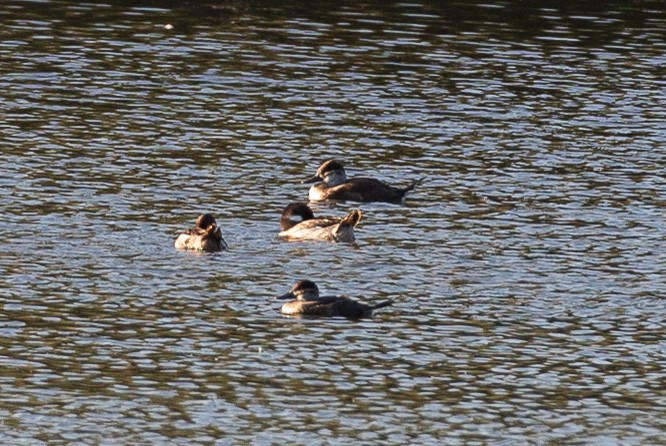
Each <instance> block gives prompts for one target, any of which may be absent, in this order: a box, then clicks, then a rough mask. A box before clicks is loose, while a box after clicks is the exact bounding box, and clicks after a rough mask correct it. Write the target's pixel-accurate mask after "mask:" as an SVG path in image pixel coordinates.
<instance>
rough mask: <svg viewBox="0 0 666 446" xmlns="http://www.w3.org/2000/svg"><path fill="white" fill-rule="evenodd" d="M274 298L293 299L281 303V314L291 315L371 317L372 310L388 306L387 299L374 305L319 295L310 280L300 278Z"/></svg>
mask: <svg viewBox="0 0 666 446" xmlns="http://www.w3.org/2000/svg"><path fill="white" fill-rule="evenodd" d="M276 299H294V300H292V301H290V302H287V303H286V304H284V305H282V310H281V311H282V314H288V315H292V316H296V315H302V316H330V317H334V316H341V317H346V318H349V319H361V318H371V317H372V311H373V310H376V309H378V308H383V307H388V306H389V305H392V304H393V302H392V301H390V300H387V301H385V302H381V303H378V304H376V305H366V304H362V303H360V302H356V301H355V300H352V299H350V298H348V297H345V296H321V297H320V296H319V288H317V285H316V284H315V283H314V282H312V281H311V280H301V281H298V282H296V283H295V284H294V286H293V287H292V288H291V291H290V292H288V293H287V294H283V295H282V296H278V297H277V298H276Z"/></svg>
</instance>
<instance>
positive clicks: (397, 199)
mask: <svg viewBox="0 0 666 446" xmlns="http://www.w3.org/2000/svg"><path fill="white" fill-rule="evenodd" d="M417 184H418V183H417V182H415V183H412V184H411V185H410V186H409V187H406V188H403V189H401V188H398V187H393V186H389V185H388V184H386V183H384V182H382V181H380V180H377V179H375V178H352V179H349V180H347V181H345V182H344V183H342V184H338V185H336V186H327V185H326V184H325V183H318V184H315V185H314V186H312V187H311V188H310V192H309V193H308V198H309V199H310V200H312V201H323V200H336V201H347V200H349V201H359V202H373V201H374V202H384V203H394V204H400V203H402V202H403V201H404V199H405V196H406V195H407V192H409V191H410V190H412V189H414V187H416V186H417Z"/></svg>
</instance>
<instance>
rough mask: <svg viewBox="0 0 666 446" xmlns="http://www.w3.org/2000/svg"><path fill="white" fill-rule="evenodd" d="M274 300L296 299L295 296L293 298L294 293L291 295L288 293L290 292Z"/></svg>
mask: <svg viewBox="0 0 666 446" xmlns="http://www.w3.org/2000/svg"><path fill="white" fill-rule="evenodd" d="M276 299H279V300H287V299H292V300H293V299H296V296H294V293H292V292H291V291H290V292H288V293H286V294H283V295H282V296H277V297H276Z"/></svg>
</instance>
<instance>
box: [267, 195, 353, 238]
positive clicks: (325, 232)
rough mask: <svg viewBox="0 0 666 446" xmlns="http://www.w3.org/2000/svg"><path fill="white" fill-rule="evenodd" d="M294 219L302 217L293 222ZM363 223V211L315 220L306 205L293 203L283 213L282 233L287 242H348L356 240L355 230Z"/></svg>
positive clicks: (281, 221) (280, 234)
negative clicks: (340, 216) (359, 223)
mask: <svg viewBox="0 0 666 446" xmlns="http://www.w3.org/2000/svg"><path fill="white" fill-rule="evenodd" d="M292 217H300V219H301V220H300V221H293V220H292ZM359 221H361V211H359V210H353V211H351V212H350V213H349V214H347V215H346V216H344V217H342V218H315V216H314V213H313V212H312V209H310V207H309V206H308V205H307V204H305V203H291V204H290V205H289V206H287V207H286V208H285V209H284V211H283V212H282V218H281V219H280V230H281V231H280V233H279V234H278V236H280V237H283V238H285V239H286V240H290V241H295V240H324V241H328V242H348V243H351V242H353V241H355V240H356V237H355V236H354V228H355V227H356V225H357V224H358V222H359Z"/></svg>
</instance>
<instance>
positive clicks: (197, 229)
mask: <svg viewBox="0 0 666 446" xmlns="http://www.w3.org/2000/svg"><path fill="white" fill-rule="evenodd" d="M174 246H175V247H176V248H178V249H193V250H197V251H208V252H214V251H222V250H223V249H227V248H229V246H228V245H227V242H225V241H224V239H223V238H222V230H221V229H220V227H219V226H217V222H216V221H215V217H213V216H212V215H211V214H201V215H199V217H198V218H197V221H196V224H195V225H194V227H192V228H190V229H188V230H186V231H185V232H183V233H182V234H180V235H179V236H178V238H177V239H176V242H175V243H174Z"/></svg>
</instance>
